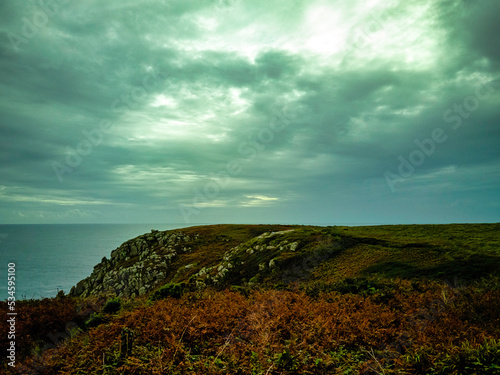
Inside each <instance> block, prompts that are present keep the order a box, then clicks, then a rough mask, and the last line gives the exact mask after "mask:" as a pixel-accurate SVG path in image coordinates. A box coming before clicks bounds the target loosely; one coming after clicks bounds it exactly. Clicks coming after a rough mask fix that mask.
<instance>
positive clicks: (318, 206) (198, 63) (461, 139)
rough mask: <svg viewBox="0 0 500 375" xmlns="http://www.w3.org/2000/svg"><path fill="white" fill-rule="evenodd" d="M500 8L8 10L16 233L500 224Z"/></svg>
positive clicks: (4, 48)
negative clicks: (23, 229)
mask: <svg viewBox="0 0 500 375" xmlns="http://www.w3.org/2000/svg"><path fill="white" fill-rule="evenodd" d="M499 14H500V2H499V1H494V0H477V1H469V0H425V1H422V0H404V1H403V0H401V1H386V0H384V1H382V0H352V1H344V0H342V1H341V0H338V1H337V0H328V1H324V0H266V1H263V0H252V1H250V0H249V1H245V0H213V1H210V0H165V1H160V0H157V1H148V0H142V1H137V0H133V1H132V0H119V1H118V0H115V1H111V0H110V1H106V2H103V1H97V0H88V1H81V2H80V1H75V0H41V1H34V0H33V1H22V2H21V1H2V2H1V4H0V87H1V89H0V90H1V91H0V93H1V94H0V223H1V224H27V223H32V224H38V223H46V224H51V223H182V224H184V225H186V224H196V223H294V224H329V225H337V224H338V225H342V224H348V225H357V224H399V223H402V224H404V223H457V222H465V223H469V222H470V223H472V222H499V221H500V173H499V172H500V147H499V143H500V142H499V141H500V126H499V125H500V124H499V120H500V38H499V35H500V23H499V22H498V15H499Z"/></svg>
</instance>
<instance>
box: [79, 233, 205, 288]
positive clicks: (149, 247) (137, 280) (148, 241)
mask: <svg viewBox="0 0 500 375" xmlns="http://www.w3.org/2000/svg"><path fill="white" fill-rule="evenodd" d="M197 239H198V236H197V235H195V236H188V235H186V234H183V233H181V232H177V231H165V232H160V231H156V230H152V231H151V233H147V234H144V235H142V236H139V237H136V238H134V239H132V240H129V241H127V242H125V243H123V244H122V245H121V246H119V247H118V248H117V249H116V250H113V251H112V252H111V257H110V259H107V258H106V257H105V258H103V259H102V261H101V263H99V264H97V265H96V266H95V267H94V271H93V272H92V274H91V275H90V276H89V277H87V278H86V279H84V280H82V281H80V282H79V283H78V284H77V285H76V286H75V287H73V288H72V289H71V291H70V295H72V296H81V297H88V296H91V295H100V294H106V295H108V294H112V295H117V296H130V297H134V296H137V295H142V294H145V293H147V292H149V291H151V290H152V289H154V288H155V287H156V286H157V285H158V284H159V283H161V281H162V280H163V279H164V278H165V275H166V274H167V273H168V272H170V270H169V267H170V265H171V263H172V261H173V260H174V259H175V258H176V257H177V256H178V254H179V253H187V252H190V251H191V250H192V246H193V243H196V241H197Z"/></svg>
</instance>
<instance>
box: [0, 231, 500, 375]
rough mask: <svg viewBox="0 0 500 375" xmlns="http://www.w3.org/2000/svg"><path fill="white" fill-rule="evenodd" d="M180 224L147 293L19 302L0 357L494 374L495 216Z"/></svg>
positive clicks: (183, 366)
mask: <svg viewBox="0 0 500 375" xmlns="http://www.w3.org/2000/svg"><path fill="white" fill-rule="evenodd" d="M179 231H181V232H183V233H185V234H186V235H188V236H189V238H196V240H193V242H192V243H189V244H187V245H186V246H188V245H189V247H190V248H191V250H190V251H189V252H184V253H179V255H178V256H177V257H176V258H175V259H174V261H173V263H172V264H171V265H170V268H169V272H168V273H167V274H166V275H165V279H164V280H162V283H160V284H159V286H158V288H157V289H156V290H153V291H152V292H151V293H148V294H146V295H144V296H140V297H135V298H129V299H127V298H114V297H113V296H111V295H108V296H96V297H92V298H86V299H83V298H77V297H68V296H59V297H58V298H54V299H45V300H43V301H23V302H19V303H18V314H19V319H18V322H17V327H16V328H17V333H16V336H17V338H16V347H17V361H18V368H17V370H16V371H17V372H16V371H12V369H11V368H9V367H8V365H7V364H6V363H3V364H2V366H3V368H2V369H3V371H4V372H6V373H19V371H21V373H23V371H25V373H30V372H29V371H30V369H31V370H34V371H35V372H33V373H38V374H56V373H61V374H125V373H127V374H200V373H204V374H226V373H234V374H358V373H362V374H392V373H394V374H429V373H430V374H482V373H489V374H500V365H499V364H500V236H499V234H500V225H499V224H481V225H475V224H474V225H408V226H406V225H396V226H375V227H311V226H278V225H217V226H202V227H192V228H186V229H182V230H179ZM128 261H130V260H128ZM6 308H7V307H6V304H5V303H2V304H1V309H2V312H3V313H4V314H5V313H6ZM4 316H5V315H4ZM1 329H2V332H1V333H0V334H1V335H2V337H6V336H7V328H6V327H4V326H2V327H1ZM5 345H6V344H4V342H3V341H2V350H4V352H5V351H6V350H7V347H5Z"/></svg>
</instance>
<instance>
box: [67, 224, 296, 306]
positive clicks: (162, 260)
mask: <svg viewBox="0 0 500 375" xmlns="http://www.w3.org/2000/svg"><path fill="white" fill-rule="evenodd" d="M199 228H202V227H199ZM228 228H229V229H233V230H234V228H233V227H231V226H228ZM278 229H279V228H278ZM263 231H264V230H263ZM293 232H294V229H286V230H276V231H273V230H265V231H264V232H263V233H261V234H260V235H257V236H253V235H251V234H250V235H246V233H245V236H241V235H240V236H239V237H237V238H233V237H231V236H230V235H229V236H228V235H226V234H217V235H213V234H212V233H210V232H207V230H206V229H205V233H202V234H200V233H196V232H195V231H193V230H191V231H189V230H188V231H184V230H179V231H156V230H152V231H151V233H147V234H144V235H142V236H139V237H136V238H134V239H132V240H129V241H127V242H125V243H123V244H122V245H121V246H119V247H118V248H117V249H116V250H113V251H112V252H111V257H110V259H107V258H106V257H105V258H103V259H102V261H101V263H99V264H97V265H96V266H95V267H94V270H93V272H92V274H91V275H90V276H89V277H87V278H86V279H84V280H82V281H80V282H79V283H78V284H77V285H76V286H74V287H73V288H72V289H71V291H70V295H72V296H80V297H88V296H97V295H108V296H109V295H116V296H121V297H135V296H138V295H144V294H147V293H149V292H151V291H153V290H154V289H156V288H158V287H159V286H161V285H163V284H165V283H167V282H170V281H176V282H179V281H185V282H187V283H188V284H189V285H190V287H192V288H198V289H201V288H204V287H206V286H207V285H213V286H222V285H225V284H235V285H237V284H241V283H243V282H247V283H252V282H257V280H258V279H259V277H262V276H263V275H265V274H269V273H270V272H272V271H275V270H276V269H277V268H279V265H280V264H281V262H282V260H283V256H286V254H296V251H297V250H298V249H299V248H300V245H301V240H297V238H296V237H293V235H292V234H293ZM222 233H231V230H228V231H227V232H222ZM239 241H241V242H239ZM289 256H290V255H289Z"/></svg>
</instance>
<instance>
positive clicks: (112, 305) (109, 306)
mask: <svg viewBox="0 0 500 375" xmlns="http://www.w3.org/2000/svg"><path fill="white" fill-rule="evenodd" d="M121 307H122V301H121V300H120V299H119V298H112V299H110V300H109V301H108V302H106V304H105V305H104V307H103V308H102V312H103V313H105V314H113V313H117V312H118V311H120V309H121Z"/></svg>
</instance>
